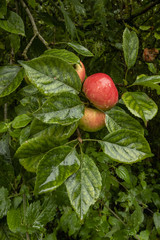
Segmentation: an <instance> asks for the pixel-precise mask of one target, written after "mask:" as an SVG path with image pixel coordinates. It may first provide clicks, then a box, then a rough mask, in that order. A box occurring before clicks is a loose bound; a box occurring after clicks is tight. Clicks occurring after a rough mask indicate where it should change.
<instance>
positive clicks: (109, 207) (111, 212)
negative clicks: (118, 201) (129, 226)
mask: <svg viewBox="0 0 160 240" xmlns="http://www.w3.org/2000/svg"><path fill="white" fill-rule="evenodd" d="M105 207H107V208H108V210H109V211H110V212H111V213H112V214H113V215H114V216H115V217H116V218H117V219H118V220H119V221H120V222H121V223H122V224H123V225H124V226H126V224H125V222H123V220H122V219H121V218H120V217H119V216H118V215H117V214H116V213H115V212H114V211H113V210H112V209H111V208H110V207H108V206H107V205H105Z"/></svg>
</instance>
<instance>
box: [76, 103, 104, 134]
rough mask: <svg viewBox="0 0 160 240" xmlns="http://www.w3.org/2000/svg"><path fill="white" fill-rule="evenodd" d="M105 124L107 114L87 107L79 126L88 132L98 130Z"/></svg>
mask: <svg viewBox="0 0 160 240" xmlns="http://www.w3.org/2000/svg"><path fill="white" fill-rule="evenodd" d="M104 126H105V114H104V112H101V111H99V110H97V109H93V108H89V107H85V110H84V115H83V117H82V118H81V119H80V121H79V128H81V129H82V130H84V131H86V132H97V131H99V130H100V129H102V128H103V127H104Z"/></svg>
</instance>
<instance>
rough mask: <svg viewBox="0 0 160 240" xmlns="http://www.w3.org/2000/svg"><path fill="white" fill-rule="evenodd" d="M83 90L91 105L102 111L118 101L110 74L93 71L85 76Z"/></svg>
mask: <svg viewBox="0 0 160 240" xmlns="http://www.w3.org/2000/svg"><path fill="white" fill-rule="evenodd" d="M83 92H84V93H85V96H86V97H87V98H88V100H89V101H90V102H91V103H93V105H94V106H95V107H97V108H99V109H101V110H103V111H106V110H109V109H110V108H112V107H113V106H114V105H116V103H117V102H118V90H117V88H116V86H115V84H114V82H113V80H112V78H111V77H110V76H108V75H107V74H105V73H95V74H93V75H91V76H89V77H88V78H86V80H85V82H84V84H83Z"/></svg>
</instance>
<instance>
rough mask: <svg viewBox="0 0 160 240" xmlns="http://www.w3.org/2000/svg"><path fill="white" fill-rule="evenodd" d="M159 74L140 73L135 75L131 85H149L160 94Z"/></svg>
mask: <svg viewBox="0 0 160 240" xmlns="http://www.w3.org/2000/svg"><path fill="white" fill-rule="evenodd" d="M159 83H160V76H159V75H153V76H145V75H141V76H139V77H137V79H136V81H135V82H134V83H133V84H132V85H141V86H145V87H149V88H151V89H152V90H153V89H155V90H157V94H160V86H159Z"/></svg>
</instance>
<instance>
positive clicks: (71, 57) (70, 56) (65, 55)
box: [44, 49, 80, 64]
mask: <svg viewBox="0 0 160 240" xmlns="http://www.w3.org/2000/svg"><path fill="white" fill-rule="evenodd" d="M44 55H49V56H52V57H55V58H59V59H62V60H63V61H66V62H68V63H71V64H78V63H80V60H79V57H77V56H76V55H75V54H74V53H73V52H70V51H67V50H66V49H49V50H47V51H45V52H44Z"/></svg>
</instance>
